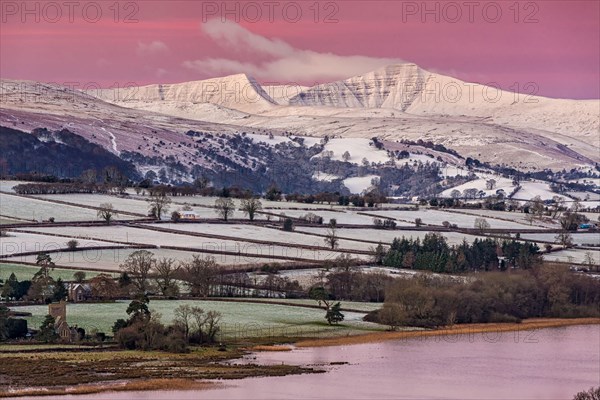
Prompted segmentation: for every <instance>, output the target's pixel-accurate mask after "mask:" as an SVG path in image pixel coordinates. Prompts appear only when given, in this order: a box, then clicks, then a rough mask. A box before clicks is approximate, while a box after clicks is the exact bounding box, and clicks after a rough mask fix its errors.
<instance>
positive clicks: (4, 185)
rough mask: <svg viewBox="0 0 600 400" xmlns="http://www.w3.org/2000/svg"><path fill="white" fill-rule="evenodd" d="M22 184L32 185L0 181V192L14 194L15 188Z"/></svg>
mask: <svg viewBox="0 0 600 400" xmlns="http://www.w3.org/2000/svg"><path fill="white" fill-rule="evenodd" d="M22 183H31V182H24V181H0V191H2V192H14V190H13V188H14V187H15V186H17V185H20V184H22Z"/></svg>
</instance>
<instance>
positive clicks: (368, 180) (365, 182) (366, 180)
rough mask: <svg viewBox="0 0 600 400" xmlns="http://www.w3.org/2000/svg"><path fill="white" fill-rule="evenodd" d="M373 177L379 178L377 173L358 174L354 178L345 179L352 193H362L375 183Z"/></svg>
mask: <svg viewBox="0 0 600 400" xmlns="http://www.w3.org/2000/svg"><path fill="white" fill-rule="evenodd" d="M373 179H379V176H377V175H367V176H357V177H354V178H347V179H344V180H343V182H344V186H346V187H347V188H348V190H350V192H351V193H356V194H360V193H362V192H364V191H366V190H367V189H369V188H370V187H371V186H372V185H373V184H372V182H373Z"/></svg>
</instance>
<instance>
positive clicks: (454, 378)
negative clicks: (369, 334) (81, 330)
mask: <svg viewBox="0 0 600 400" xmlns="http://www.w3.org/2000/svg"><path fill="white" fill-rule="evenodd" d="M254 357H256V358H254ZM237 362H242V363H243V362H256V363H282V362H283V363H287V364H302V365H316V366H321V367H323V368H325V369H327V371H328V372H327V373H325V374H307V375H299V376H285V377H270V378H251V379H245V380H236V381H227V382H226V386H224V387H222V388H219V389H214V390H207V391H188V392H185V391H177V392H167V391H163V392H135V393H133V392H130V393H110V394H106V393H105V394H99V395H91V396H67V397H63V398H69V399H82V400H83V399H85V400H88V399H144V400H154V399H159V400H167V399H169V400H170V399H230V400H231V399H261V400H262V399H278V400H279V399H494V400H495V399H498V400H500V399H501V400H506V399H543V400H551V399H572V398H573V395H574V394H575V393H576V392H578V391H581V390H587V389H589V388H590V387H591V386H598V385H600V326H598V325H590V326H573V327H566V328H553V329H543V330H538V331H533V332H520V333H514V332H504V333H501V334H487V336H484V335H483V334H473V335H458V336H446V337H438V338H433V337H432V338H422V339H409V340H399V341H388V342H382V343H374V344H362V345H354V346H341V347H326V348H307V349H296V350H294V351H292V352H279V353H260V354H257V355H255V356H251V359H246V360H239V361H237ZM332 362H346V363H348V364H344V365H330V363H332Z"/></svg>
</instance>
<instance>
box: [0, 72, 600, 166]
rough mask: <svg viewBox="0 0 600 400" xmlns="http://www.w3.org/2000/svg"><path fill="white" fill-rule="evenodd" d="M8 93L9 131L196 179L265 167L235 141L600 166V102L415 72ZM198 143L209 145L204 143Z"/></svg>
mask: <svg viewBox="0 0 600 400" xmlns="http://www.w3.org/2000/svg"><path fill="white" fill-rule="evenodd" d="M0 89H1V90H0V97H1V99H2V108H1V109H0V124H1V125H3V126H7V127H10V128H15V129H19V130H22V131H29V132H31V131H33V130H34V129H35V128H47V129H49V130H61V129H69V130H70V131H71V132H74V133H76V134H78V135H81V136H83V137H85V138H86V139H87V140H89V141H91V142H92V143H97V144H99V145H102V146H103V147H105V148H106V149H107V150H109V151H111V152H113V153H114V154H117V155H119V154H123V152H125V153H127V154H131V153H132V152H134V153H137V154H139V155H140V156H143V157H146V158H156V157H158V158H160V157H162V158H170V161H169V162H170V163H181V164H182V165H185V166H187V167H186V168H192V167H193V166H194V165H200V166H202V167H207V168H210V167H211V166H212V165H214V163H215V162H218V163H221V164H223V165H228V164H229V163H230V162H232V163H234V164H236V165H238V164H239V165H243V166H248V165H255V166H260V165H261V164H262V163H263V162H266V161H265V160H261V157H263V156H262V155H260V154H246V153H247V150H248V149H246V150H244V152H242V154H241V155H240V154H236V150H233V151H232V149H227V148H224V147H223V140H224V139H223V140H222V139H221V138H220V137H219V135H230V136H231V135H236V134H237V135H242V134H244V135H247V136H246V137H254V136H253V135H257V134H261V135H269V134H271V135H274V136H275V137H278V136H280V135H296V136H302V137H304V140H305V142H307V143H308V142H310V143H318V141H319V138H322V137H325V136H328V137H329V138H338V139H342V140H343V139H352V140H354V139H359V138H362V139H371V138H373V137H378V138H379V139H380V140H382V141H385V142H386V143H395V142H397V141H400V140H409V141H417V140H419V139H421V140H424V141H430V142H433V143H437V144H442V145H444V146H445V147H446V148H449V149H452V150H455V151H456V152H458V153H459V154H460V155H461V156H463V157H471V158H475V159H478V160H481V161H485V162H489V163H490V164H495V165H507V166H512V167H515V168H517V169H520V170H523V171H539V170H541V169H545V168H550V169H554V170H562V169H571V168H592V167H594V166H595V165H596V164H598V163H600V132H599V129H600V115H599V110H600V101H599V100H564V99H549V98H544V97H539V96H531V95H528V94H523V93H520V94H515V93H512V92H506V91H500V90H497V89H495V88H493V87H488V86H484V85H479V84H473V83H467V82H463V81H460V80H457V79H455V78H451V77H447V76H443V75H440V74H435V73H432V72H429V71H426V70H424V69H422V68H420V67H418V66H417V65H415V64H408V63H407V64H398V65H390V66H387V67H384V68H381V69H378V70H376V71H373V72H370V73H366V74H363V75H359V76H355V77H351V78H349V79H346V80H343V81H337V82H331V83H326V84H321V85H317V86H314V87H302V86H298V85H285V84H278V85H275V84H267V85H265V86H264V87H263V86H261V85H260V84H259V83H258V82H257V81H256V80H255V79H253V78H252V77H249V76H247V75H245V74H238V75H233V76H228V77H222V78H214V79H208V80H202V81H193V82H184V83H176V84H155V85H148V86H141V87H130V88H125V89H123V88H121V89H103V90H96V91H89V92H87V93H83V92H80V91H76V90H75V91H73V90H69V89H67V88H64V87H60V86H55V85H47V84H43V83H37V82H28V81H14V80H6V79H3V80H2V81H1V87H0ZM521 89H523V90H525V91H527V90H528V89H527V88H521ZM190 131H191V132H192V136H190V135H188V133H189V132H190ZM194 132H196V133H197V132H201V133H202V134H203V135H205V136H203V138H202V140H200V139H199V137H200V136H198V135H196V133H194ZM194 135H195V136H194ZM211 136H212V137H211ZM287 140H288V141H289V139H287ZM276 142H281V141H278V140H274V141H273V143H276ZM293 143H294V142H292V144H293ZM366 143H368V140H367V141H366ZM273 146H274V145H273ZM273 146H272V147H273ZM342 147H343V145H342ZM367 150H368V149H366V150H365V151H367ZM205 152H211V154H212V157H208V158H207V157H205V156H204V153H205ZM213 153H214V154H213ZM355 153H356V152H355ZM352 156H353V157H358V154H353V155H352ZM146 161H148V160H146ZM153 162H156V163H159V161H153ZM157 168H158V166H157ZM253 168H254V167H253ZM256 168H258V167H256ZM142 172H143V171H142Z"/></svg>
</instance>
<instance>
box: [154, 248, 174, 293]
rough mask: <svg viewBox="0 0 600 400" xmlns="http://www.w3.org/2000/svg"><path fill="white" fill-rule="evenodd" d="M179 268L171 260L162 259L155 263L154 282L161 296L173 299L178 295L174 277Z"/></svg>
mask: <svg viewBox="0 0 600 400" xmlns="http://www.w3.org/2000/svg"><path fill="white" fill-rule="evenodd" d="M178 272H179V266H177V265H176V264H175V260H173V259H172V258H166V257H163V258H161V259H160V260H158V261H157V262H156V269H155V278H154V279H155V281H156V284H157V285H158V289H159V290H160V292H161V293H162V295H163V296H166V297H175V296H177V295H178V294H179V287H178V286H177V282H176V277H177V274H178Z"/></svg>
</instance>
